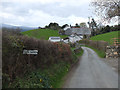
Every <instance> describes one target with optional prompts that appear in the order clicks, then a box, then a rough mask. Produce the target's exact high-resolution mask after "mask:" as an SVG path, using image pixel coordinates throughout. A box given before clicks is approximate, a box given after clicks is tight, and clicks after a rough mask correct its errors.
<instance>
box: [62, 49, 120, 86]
mask: <svg viewBox="0 0 120 90" xmlns="http://www.w3.org/2000/svg"><path fill="white" fill-rule="evenodd" d="M82 48H83V50H84V54H83V56H82V57H81V60H80V61H79V62H78V63H77V65H76V66H75V67H73V69H72V70H71V71H70V72H69V74H68V75H67V76H66V78H65V84H64V85H63V88H118V74H117V73H116V72H115V71H114V70H113V69H112V67H110V66H108V65H107V64H105V63H104V62H103V61H102V60H100V58H99V57H98V56H97V54H96V53H95V52H94V51H93V50H92V49H90V48H87V47H82Z"/></svg>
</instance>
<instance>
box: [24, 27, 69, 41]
mask: <svg viewBox="0 0 120 90" xmlns="http://www.w3.org/2000/svg"><path fill="white" fill-rule="evenodd" d="M22 34H24V35H27V36H30V37H35V38H37V39H45V40H48V39H49V37H50V36H60V37H61V38H64V37H67V36H66V35H59V33H58V30H50V29H35V30H29V31H25V32H22Z"/></svg>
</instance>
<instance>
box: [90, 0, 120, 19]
mask: <svg viewBox="0 0 120 90" xmlns="http://www.w3.org/2000/svg"><path fill="white" fill-rule="evenodd" d="M91 4H92V6H94V7H95V12H96V13H97V15H99V16H101V17H102V19H103V20H107V21H110V20H111V19H112V18H113V17H115V16H120V13H119V12H120V0H94V2H92V3H91Z"/></svg>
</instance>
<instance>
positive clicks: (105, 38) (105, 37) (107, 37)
mask: <svg viewBox="0 0 120 90" xmlns="http://www.w3.org/2000/svg"><path fill="white" fill-rule="evenodd" d="M119 34H120V31H114V32H109V33H105V34H101V35H97V36H93V37H91V38H90V39H91V40H96V41H100V40H103V41H106V42H108V43H109V44H113V41H112V40H111V39H112V38H118V37H120V36H118V35H119Z"/></svg>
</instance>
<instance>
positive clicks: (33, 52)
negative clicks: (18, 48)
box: [23, 50, 38, 54]
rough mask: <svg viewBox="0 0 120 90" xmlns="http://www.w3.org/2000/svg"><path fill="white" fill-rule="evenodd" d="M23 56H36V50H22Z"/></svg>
mask: <svg viewBox="0 0 120 90" xmlns="http://www.w3.org/2000/svg"><path fill="white" fill-rule="evenodd" d="M23 54H38V50H23Z"/></svg>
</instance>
